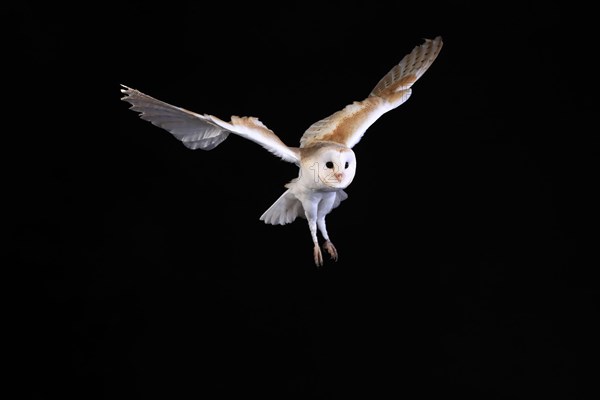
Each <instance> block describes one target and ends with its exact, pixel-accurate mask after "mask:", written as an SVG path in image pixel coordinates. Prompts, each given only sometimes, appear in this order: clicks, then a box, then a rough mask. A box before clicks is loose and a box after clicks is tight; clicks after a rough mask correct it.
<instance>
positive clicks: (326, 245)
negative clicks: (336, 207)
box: [317, 217, 338, 261]
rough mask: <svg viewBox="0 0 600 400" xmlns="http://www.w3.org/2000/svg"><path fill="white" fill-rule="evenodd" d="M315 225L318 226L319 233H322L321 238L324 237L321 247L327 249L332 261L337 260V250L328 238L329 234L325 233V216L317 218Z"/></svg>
mask: <svg viewBox="0 0 600 400" xmlns="http://www.w3.org/2000/svg"><path fill="white" fill-rule="evenodd" d="M317 225H318V227H319V230H320V231H321V235H323V238H324V239H325V243H323V248H324V249H325V250H327V252H328V253H329V255H330V256H331V259H332V260H333V261H337V259H338V252H337V250H336V248H335V246H334V245H333V243H331V240H329V235H328V234H327V227H326V226H325V217H322V218H319V219H318V220H317Z"/></svg>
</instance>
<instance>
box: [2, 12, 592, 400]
mask: <svg viewBox="0 0 600 400" xmlns="http://www.w3.org/2000/svg"><path fill="white" fill-rule="evenodd" d="M90 4H91V5H86V6H83V5H79V6H74V5H70V6H67V5H56V4H46V5H33V3H28V2H23V3H22V4H21V5H19V6H15V5H13V6H4V7H5V11H7V13H6V14H5V15H6V16H7V18H8V19H10V20H12V21H16V22H17V23H16V27H15V28H14V30H12V31H11V34H13V36H12V38H14V40H10V41H9V43H8V44H7V45H6V47H5V49H4V50H5V54H8V55H9V56H8V57H7V58H6V61H5V66H6V68H7V70H6V71H8V72H6V73H5V96H8V95H10V97H11V99H12V104H16V105H17V107H16V110H15V111H10V108H9V114H8V115H6V117H7V119H9V120H11V122H13V123H15V124H16V128H11V129H10V130H5V136H7V137H6V139H7V141H6V142H5V143H6V147H4V151H5V153H6V154H5V157H4V159H5V160H8V166H7V168H6V169H5V171H6V174H5V175H6V179H5V185H6V187H7V192H6V193H7V197H9V202H8V204H9V205H8V206H7V209H6V210H7V213H6V214H7V219H8V222H9V224H8V225H7V226H8V229H9V237H10V239H9V240H10V242H9V251H8V252H7V253H6V256H7V260H9V261H8V262H7V263H6V264H5V265H6V266H5V268H7V269H9V270H10V271H11V272H17V280H16V281H11V280H8V281H7V284H8V286H9V288H13V287H16V288H18V291H17V294H16V295H14V297H12V298H11V302H12V303H11V304H9V308H10V309H11V310H13V311H15V313H14V314H15V316H17V317H18V318H17V319H16V321H17V322H16V323H15V324H11V325H9V326H10V327H11V328H14V330H13V331H14V332H15V333H16V334H17V338H18V339H19V340H18V341H16V342H15V343H16V348H17V350H18V353H19V358H18V361H19V362H18V364H16V370H17V371H19V372H22V373H23V375H24V376H25V377H27V381H26V384H24V385H23V386H21V388H20V390H21V391H22V392H23V394H24V397H25V398H33V399H47V398H77V399H149V398H161V399H162V398H173V399H175V398H177V399H184V398H185V399H195V398H240V397H242V396H243V397H244V398H246V397H247V396H260V398H264V397H275V398H280V399H288V398H303V399H313V398H314V399H330V398H346V397H348V396H349V395H355V396H358V397H359V398H381V397H382V396H383V395H385V396H386V398H387V397H403V396H404V397H407V398H411V399H429V398H439V396H441V395H443V396H452V395H457V396H460V398H474V399H516V398H523V399H531V398H550V397H554V398H561V399H583V398H593V397H594V395H595V394H596V395H597V392H596V391H595V388H594V385H595V384H594V381H593V380H594V379H596V378H597V371H596V370H595V366H596V365H597V358H596V352H597V344H596V339H597V335H598V333H599V332H598V330H597V329H596V328H595V322H596V321H595V320H597V317H598V314H597V311H598V310H597V307H596V305H595V303H594V301H597V300H598V298H597V294H598V292H597V281H596V280H594V279H593V275H594V272H595V270H596V269H597V268H598V265H599V263H598V255H597V243H598V238H599V237H598V233H597V232H598V228H597V226H598V225H597V224H598V220H599V219H598V211H597V204H598V197H597V196H595V190H596V188H595V186H597V181H598V178H597V176H598V175H597V173H598V168H597V156H598V151H597V146H598V139H597V134H596V133H595V130H596V129H597V128H596V123H595V122H596V121H595V120H593V119H592V112H597V111H596V109H595V108H594V110H592V107H591V98H592V95H595V92H594V91H593V89H592V88H591V87H592V85H593V84H594V82H595V80H596V75H595V74H596V73H597V70H596V69H595V68H594V67H592V59H593V58H594V57H595V56H594V52H595V51H596V49H597V44H596V42H597V41H596V39H595V38H594V37H592V36H590V33H591V31H592V25H590V24H591V22H590V20H591V15H592V13H591V11H590V10H589V9H584V8H580V7H578V6H577V5H576V4H575V3H570V2H569V4H568V5H565V4H563V5H556V4H553V3H532V2H519V3H518V6H517V5H511V6H508V5H491V4H489V3H486V2H482V3H481V4H478V3H468V2H460V1H459V2H444V3H440V4H441V5H440V4H436V3H413V2H410V3H408V2H393V3H391V4H379V3H374V2H362V3H361V4H349V3H348V2H329V3H325V2H318V3H310V2H281V3H277V4H273V5H270V6H266V5H264V6H263V5H258V4H253V3H246V4H240V5H237V4H233V3H229V2H217V3H216V4H211V5H210V6H208V5H207V4H206V2H166V3H157V4H152V2H128V3H127V4H122V5H120V6H116V7H103V6H101V5H100V3H90ZM503 4H504V3H503ZM437 35H441V36H442V37H443V38H444V47H443V49H442V51H441V53H440V55H439V57H438V58H437V60H436V61H435V62H434V64H433V65H432V67H431V68H430V69H429V70H428V71H427V73H426V74H425V75H424V76H423V77H422V78H421V79H420V80H419V81H418V82H417V83H416V84H415V85H414V86H413V96H412V97H411V99H410V100H409V101H408V102H407V103H405V104H404V105H402V106H401V107H400V108H398V109H396V110H393V111H392V112H390V113H387V114H385V115H384V116H382V117H381V118H380V119H379V120H378V121H377V122H376V123H375V124H374V125H373V126H371V128H370V129H369V130H368V131H367V133H366V134H365V136H364V137H363V139H362V141H361V142H360V143H359V144H358V145H357V146H356V147H355V148H354V150H355V152H356V155H357V160H358V169H357V176H356V179H355V180H354V182H353V183H352V185H351V186H350V187H349V188H348V189H347V192H348V194H349V198H348V200H346V201H345V202H344V203H342V205H341V206H340V207H339V208H338V209H336V210H335V211H334V212H333V213H332V214H330V216H329V217H328V228H329V233H330V235H331V237H332V241H333V242H334V243H335V245H336V247H337V249H338V251H339V253H340V259H339V261H338V262H337V263H334V262H332V261H330V260H328V259H326V264H325V266H324V267H323V268H321V269H317V268H316V267H315V266H314V263H313V260H312V242H311V240H310V235H309V231H308V227H307V226H306V223H305V221H304V220H298V221H296V222H294V223H293V224H291V225H287V226H284V227H282V226H271V225H265V224H263V223H262V222H261V221H259V219H258V217H259V216H260V215H261V214H262V212H263V211H264V210H266V209H267V208H268V207H269V206H270V205H271V204H272V203H273V202H274V201H275V200H276V199H277V197H278V196H279V195H280V194H281V193H282V192H283V190H284V188H283V185H284V184H285V183H286V182H288V181H289V180H290V179H292V178H294V177H295V176H296V174H297V170H296V167H295V166H294V165H292V164H288V163H285V162H282V161H280V160H278V159H277V158H275V157H273V156H272V155H271V154H269V153H268V152H266V151H265V150H263V149H262V148H261V147H259V146H257V145H256V144H254V143H252V142H249V141H246V140H243V139H241V138H239V137H234V136H231V137H230V138H229V139H228V140H227V141H226V142H224V143H223V144H222V145H220V146H219V147H218V148H216V149H215V150H213V151H210V152H204V151H201V150H197V151H191V150H189V149H187V148H185V147H184V146H183V145H182V144H181V143H180V142H178V141H177V140H176V139H174V138H173V137H172V136H171V135H170V134H169V133H167V132H166V131H163V130H161V129H159V128H156V127H154V126H152V125H151V124H149V123H148V122H146V121H142V120H140V119H139V118H138V116H137V114H136V113H134V112H132V111H130V110H128V106H129V104H127V103H125V102H122V101H120V97H121V96H122V95H121V93H120V92H119V89H120V87H119V84H121V83H122V84H126V85H128V86H131V87H133V88H136V89H139V90H141V91H143V92H145V93H147V94H149V95H152V96H154V97H156V98H158V99H161V100H163V101H166V102H169V103H171V104H174V105H178V106H181V107H185V108H188V109H190V110H193V111H196V112H199V113H209V114H212V115H215V116H218V117H220V118H223V119H228V118H229V116H231V115H249V116H256V117H258V118H260V119H261V121H262V122H263V123H265V124H266V125H267V126H268V127H269V128H271V129H272V130H274V131H275V132H276V133H277V134H278V135H279V136H280V137H281V139H282V140H283V141H284V142H285V143H287V144H289V145H291V146H296V145H297V144H298V140H299V138H300V136H301V134H302V133H303V132H304V130H305V129H306V128H307V127H308V126H309V125H310V124H312V123H313V122H315V121H317V120H319V119H321V118H324V117H326V116H328V115H330V114H332V113H333V112H335V111H337V110H339V109H341V108H343V107H344V106H345V105H347V104H349V103H351V102H352V101H355V100H362V99H363V98H365V97H366V96H367V95H368V94H369V92H370V90H371V89H372V87H373V86H374V85H375V84H376V83H377V81H378V80H379V79H380V78H381V77H382V76H383V75H384V74H385V73H387V72H388V71H389V69H390V68H391V67H392V66H393V65H394V64H396V63H397V62H399V61H400V59H401V58H402V57H403V56H404V55H405V54H406V53H408V52H409V51H410V50H412V48H413V47H414V46H416V45H418V44H421V43H422V41H423V38H433V37H434V36H437ZM13 113H14V114H13ZM14 260H17V262H16V263H15V261H14ZM13 282H16V283H17V285H14V284H13Z"/></svg>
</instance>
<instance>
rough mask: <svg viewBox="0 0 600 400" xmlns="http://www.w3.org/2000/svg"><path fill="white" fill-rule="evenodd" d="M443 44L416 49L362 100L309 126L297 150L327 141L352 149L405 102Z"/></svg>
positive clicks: (429, 43) (433, 42) (438, 41)
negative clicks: (386, 116) (369, 131)
mask: <svg viewBox="0 0 600 400" xmlns="http://www.w3.org/2000/svg"><path fill="white" fill-rule="evenodd" d="M442 44H443V43H442V38H441V37H440V36H438V37H436V38H435V39H426V40H425V43H423V44H421V45H419V46H416V47H415V48H414V49H413V50H412V51H411V52H410V53H409V54H407V55H406V56H405V57H404V58H403V59H402V61H400V63H399V64H397V65H395V66H394V67H393V68H392V69H391V70H390V71H389V72H388V73H387V74H386V75H385V76H384V77H383V78H381V80H380V81H379V82H378V83H377V85H376V86H375V88H373V91H372V92H371V93H370V94H369V97H367V98H366V99H365V100H363V101H355V102H354V103H352V104H349V105H347V106H346V107H345V108H344V109H343V110H340V111H338V112H336V113H335V114H333V115H330V116H329V117H327V118H324V119H322V120H320V121H317V122H315V123H314V124H312V125H311V126H310V127H309V128H308V129H307V130H306V132H304V134H303V135H302V138H300V147H307V146H310V145H311V144H314V143H316V142H321V141H329V142H337V143H341V144H343V145H345V146H348V147H350V148H352V147H353V146H354V145H356V144H357V143H358V142H359V141H360V139H361V138H362V136H363V135H364V133H365V131H366V130H367V129H368V128H369V127H370V126H371V125H372V124H373V123H374V122H375V121H376V120H377V119H378V118H379V117H381V116H382V115H383V114H384V113H386V112H388V111H390V110H393V109H394V108H396V107H398V106H399V105H401V104H402V103H404V102H405V101H406V100H408V98H409V97H410V95H411V86H412V85H413V83H415V82H416V81H417V79H419V78H420V77H421V76H422V75H423V74H424V73H425V71H427V69H428V68H429V67H430V66H431V64H432V63H433V61H434V60H435V59H436V57H437V56H438V54H439V52H440V50H441V48H442Z"/></svg>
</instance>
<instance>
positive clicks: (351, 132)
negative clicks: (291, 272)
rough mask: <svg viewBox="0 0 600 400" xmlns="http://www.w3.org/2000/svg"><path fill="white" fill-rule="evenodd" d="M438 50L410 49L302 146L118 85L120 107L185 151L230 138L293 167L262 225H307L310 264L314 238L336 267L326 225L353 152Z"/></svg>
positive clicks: (245, 122)
mask: <svg viewBox="0 0 600 400" xmlns="http://www.w3.org/2000/svg"><path fill="white" fill-rule="evenodd" d="M441 48H442V38H441V37H439V36H438V37H436V38H435V39H425V41H424V43H422V44H421V45H418V46H416V47H414V49H413V50H412V51H411V52H410V53H409V54H407V55H406V56H405V57H404V58H402V60H401V61H400V62H399V63H398V64H396V65H395V66H394V67H393V68H392V69H391V70H390V71H389V72H388V73H387V74H386V75H385V76H384V77H383V78H381V80H379V82H378V83H377V84H376V85H375V87H374V88H373V90H372V91H371V93H370V94H369V95H368V96H367V97H366V98H365V99H364V100H362V101H355V102H353V103H352V104H349V105H347V106H346V107H344V108H343V109H342V110H340V111H337V112H335V113H334V114H332V115H330V116H328V117H326V118H324V119H322V120H320V121H317V122H315V123H314V124H312V125H311V126H309V127H308V129H307V130H306V131H304V133H303V134H302V136H301V137H300V145H299V146H298V147H291V146H287V145H286V144H284V143H283V142H282V141H281V139H280V138H279V137H278V136H277V135H276V134H275V133H274V132H273V131H272V130H270V129H269V128H267V127H266V126H265V125H264V124H263V123H262V122H261V121H260V120H259V119H257V118H255V117H238V116H232V117H231V119H230V121H229V122H226V121H224V120H221V119H219V118H217V117H215V116H213V115H209V114H197V113H195V112H192V111H188V110H186V109H184V108H181V107H176V106H173V105H170V104H167V103H165V102H163V101H160V100H157V99H155V98H153V97H150V96H148V95H146V94H144V93H142V92H140V91H138V90H135V89H132V88H130V87H127V86H125V85H121V86H122V88H121V92H122V93H123V94H125V96H123V97H122V98H121V100H123V101H126V102H128V103H130V104H131V106H130V109H131V110H133V111H137V112H138V113H139V117H140V118H142V119H143V120H146V121H149V122H151V123H152V124H154V125H156V126H158V127H160V128H163V129H165V130H166V131H168V132H170V133H171V134H172V135H173V136H174V137H175V138H177V139H178V140H180V141H181V142H182V143H183V144H184V145H185V146H186V147H187V148H189V149H192V150H195V149H202V150H211V149H214V148H215V147H217V146H218V145H219V144H220V143H221V142H223V141H224V140H225V139H226V138H227V137H228V136H229V134H231V133H234V134H236V135H238V136H241V137H243V138H246V139H248V140H251V141H253V142H255V143H257V144H259V145H260V146H262V147H264V148H265V149H266V150H268V151H269V152H271V153H273V154H274V155H275V156H277V157H279V158H281V159H282V160H283V161H287V162H290V163H294V164H296V165H297V166H298V170H299V171H298V176H297V177H296V178H294V179H292V180H291V181H290V182H289V183H287V184H286V185H284V186H285V188H286V189H287V190H285V192H284V193H283V194H282V195H281V196H280V197H279V198H278V199H277V200H276V201H275V202H274V203H273V204H272V205H271V206H270V207H269V208H268V209H267V210H266V211H265V212H264V213H263V214H262V215H261V217H260V220H262V221H264V222H265V223H267V224H273V225H278V224H279V225H285V224H288V223H291V222H293V221H294V220H295V219H296V218H298V217H301V218H305V219H306V220H307V222H308V228H309V230H310V235H311V238H312V242H313V258H314V262H315V264H316V266H317V267H320V266H322V265H323V255H322V251H321V247H320V245H319V238H318V232H320V233H321V236H322V239H323V249H324V250H325V251H327V253H328V254H329V256H330V257H331V259H332V260H334V261H337V259H338V251H337V249H336V248H335V246H334V245H333V243H332V242H331V239H330V238H329V234H328V232H327V227H326V223H325V217H326V216H327V215H328V214H329V213H330V212H331V211H332V210H333V209H335V208H336V207H338V206H339V205H340V203H341V202H342V201H344V200H345V199H346V198H347V197H348V195H347V194H346V192H345V191H344V189H346V188H347V187H348V185H350V183H351V182H352V180H353V179H354V176H355V174H356V155H355V153H354V151H353V150H352V149H353V147H354V146H355V145H356V144H357V143H358V142H359V141H360V140H361V138H362V136H363V134H364V133H365V131H366V130H367V129H368V128H369V127H370V126H371V125H372V124H373V123H374V122H375V121H376V120H377V119H378V118H379V117H381V116H382V115H383V114H384V113H386V112H388V111H390V110H393V109H395V108H396V107H398V106H400V105H401V104H402V103H404V102H405V101H406V100H408V98H409V97H410V95H411V92H412V89H411V86H412V85H413V84H414V83H415V82H416V81H417V79H419V78H420V77H421V76H422V75H423V74H424V73H425V71H427V69H428V68H429V67H430V66H431V64H432V63H433V61H434V60H435V59H436V57H437V56H438V53H439V52H440V50H441Z"/></svg>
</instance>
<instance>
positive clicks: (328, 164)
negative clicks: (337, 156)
mask: <svg viewBox="0 0 600 400" xmlns="http://www.w3.org/2000/svg"><path fill="white" fill-rule="evenodd" d="M325 166H326V167H327V168H329V169H332V168H333V163H332V162H331V161H327V163H325Z"/></svg>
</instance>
